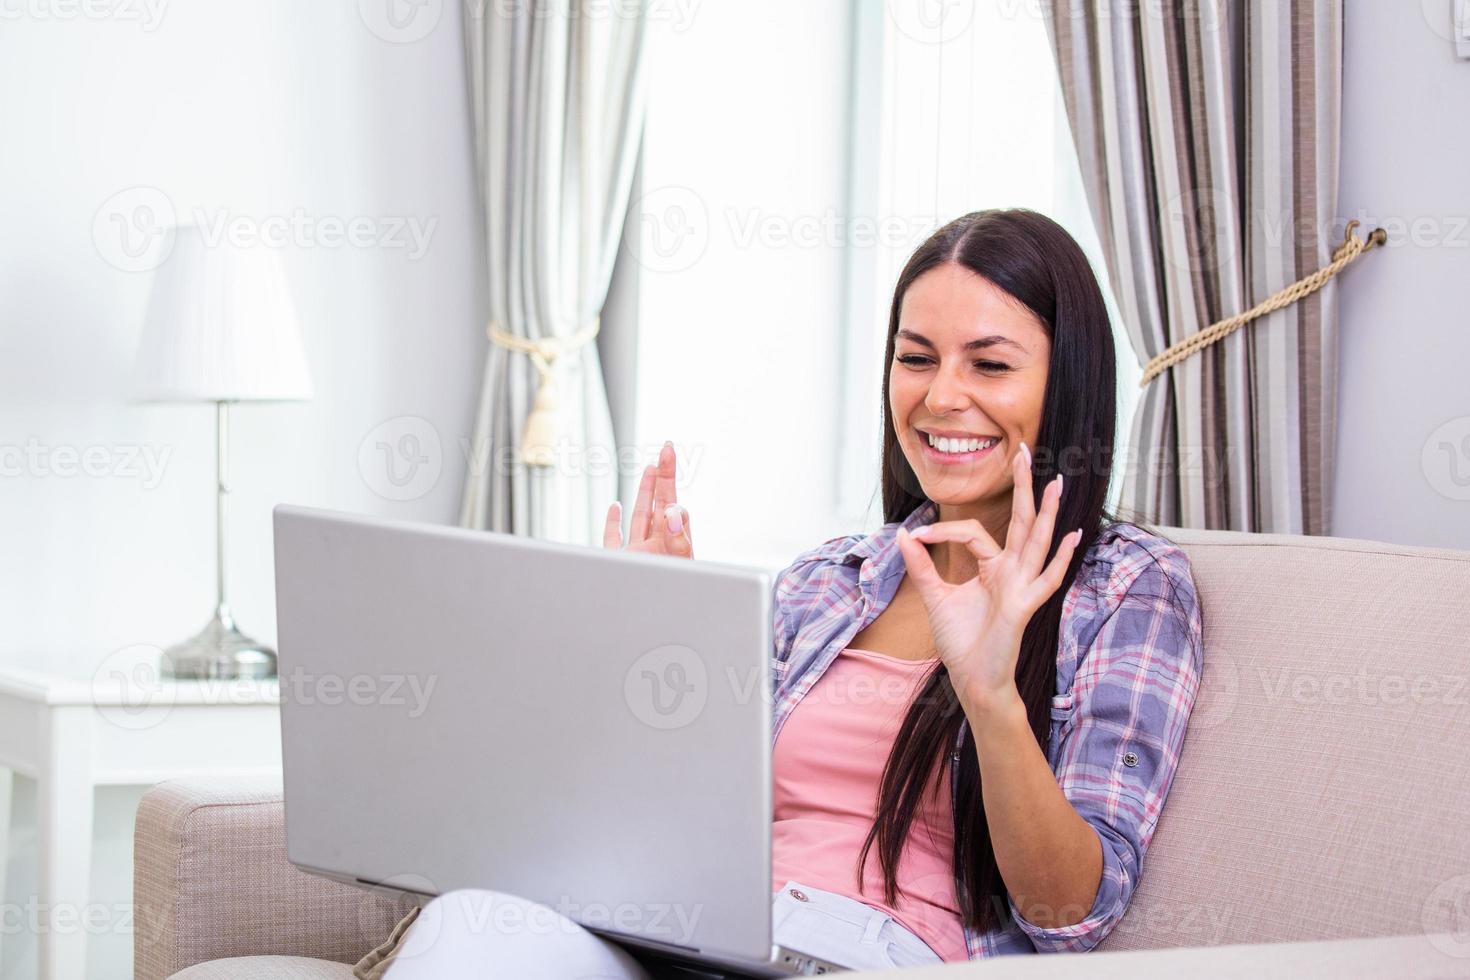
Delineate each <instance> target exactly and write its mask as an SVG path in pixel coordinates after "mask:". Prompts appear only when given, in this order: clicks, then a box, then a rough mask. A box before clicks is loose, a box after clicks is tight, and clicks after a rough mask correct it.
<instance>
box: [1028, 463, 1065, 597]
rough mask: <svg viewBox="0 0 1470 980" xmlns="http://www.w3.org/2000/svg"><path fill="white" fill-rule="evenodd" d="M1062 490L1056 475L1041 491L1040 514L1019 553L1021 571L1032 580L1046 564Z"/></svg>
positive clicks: (1060, 475) (1059, 507)
mask: <svg viewBox="0 0 1470 980" xmlns="http://www.w3.org/2000/svg"><path fill="white" fill-rule="evenodd" d="M1062 489H1063V481H1062V474H1060V473H1058V474H1057V476H1056V479H1054V480H1052V481H1051V482H1050V483H1048V484H1047V485H1046V489H1044V490H1042V491H1041V513H1039V514H1037V515H1036V520H1035V521H1033V522H1032V524H1031V533H1030V534H1029V535H1027V538H1026V544H1025V547H1024V548H1023V549H1022V551H1021V570H1022V571H1024V572H1025V573H1026V574H1027V575H1030V576H1032V577H1033V578H1034V577H1035V576H1037V575H1040V574H1041V566H1042V565H1045V564H1046V553H1047V552H1048V551H1050V550H1051V535H1052V531H1053V530H1054V529H1055V528H1056V526H1057V511H1058V510H1060V509H1061V505H1062Z"/></svg>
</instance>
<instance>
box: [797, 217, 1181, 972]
mask: <svg viewBox="0 0 1470 980" xmlns="http://www.w3.org/2000/svg"><path fill="white" fill-rule="evenodd" d="M884 366H885V375H884V385H883V404H884V428H883V459H884V466H883V472H882V489H883V510H884V520H885V524H884V526H883V527H882V528H881V529H879V530H878V531H876V532H874V533H873V534H869V535H850V536H847V537H843V538H836V539H833V540H830V541H827V542H826V543H824V544H823V545H821V546H819V547H817V548H815V549H812V550H811V551H808V552H806V553H804V554H802V555H800V556H798V557H797V559H796V560H795V561H794V562H793V563H792V564H791V565H789V566H788V567H787V568H786V569H785V570H784V571H783V572H782V573H781V575H780V576H779V578H778V581H777V584H776V588H775V607H776V646H777V649H776V651H775V661H774V664H773V678H774V679H773V684H774V686H775V688H776V713H775V734H776V747H775V764H774V768H775V778H776V785H777V793H776V806H775V813H774V821H775V822H774V829H773V850H774V855H775V863H776V868H775V873H774V876H773V881H774V882H776V883H778V884H779V883H780V882H781V881H782V880H784V879H795V880H799V881H801V882H803V883H805V884H806V885H808V886H810V887H816V888H820V889H825V890H828V891H830V892H833V893H835V894H838V895H841V896H845V897H848V898H851V899H853V900H856V901H860V902H863V903H865V904H867V905H868V906H869V907H872V908H874V909H877V910H879V911H882V912H884V913H886V914H887V915H889V916H891V917H892V918H893V919H894V920H895V921H896V922H897V923H899V924H901V925H903V926H904V927H906V928H908V929H909V930H910V931H911V932H912V933H913V934H914V935H916V936H918V937H919V938H920V939H922V940H923V942H924V943H926V944H927V945H928V946H929V948H930V949H931V950H932V951H933V952H934V954H935V957H936V958H937V959H944V960H959V959H966V958H978V957H982V956H992V955H998V954H1004V953H1026V952H1033V951H1059V950H1087V949H1091V948H1093V947H1094V946H1096V945H1097V943H1098V942H1100V941H1101V940H1102V938H1103V937H1104V936H1105V935H1107V933H1108V932H1109V931H1110V930H1111V929H1112V928H1113V926H1114V925H1115V924H1116V923H1117V921H1118V920H1119V919H1120V918H1121V917H1122V915H1123V912H1124V911H1125V910H1126V908H1127V905H1128V902H1129V900H1130V898H1131V895H1132V892H1133V889H1134V887H1135V886H1136V884H1137V880H1138V875H1139V872H1140V871H1141V868H1142V861H1143V855H1144V851H1145V850H1146V849H1147V847H1148V843H1149V841H1150V839H1151V838H1152V834H1153V828H1154V825H1155V822H1156V821H1157V819H1158V814H1159V811H1160V809H1161V807H1162V805H1163V801H1164V798H1165V796H1166V795H1167V793H1168V790H1169V786H1170V784H1171V782H1172V780H1173V774H1174V769H1175V765H1176V763H1177V759H1178V752H1179V748H1180V745H1181V743H1182V740H1183V736H1184V731H1185V726H1186V723H1187V720H1188V716H1189V712H1190V710H1191V708H1192V706H1193V703H1194V697H1195V693H1196V691H1197V690H1198V686H1199V677H1200V672H1201V668H1202V658H1203V648H1202V641H1201V621H1200V615H1199V610H1198V606H1197V603H1196V601H1195V592H1194V585H1193V579H1192V576H1191V573H1190V569H1189V565H1188V562H1187V560H1186V559H1185V557H1184V555H1183V553H1182V552H1180V551H1179V550H1178V549H1177V548H1175V547H1174V546H1173V545H1171V544H1170V543H1169V542H1167V541H1165V540H1164V539H1163V538H1161V537H1159V536H1158V535H1157V534H1155V533H1152V532H1150V531H1147V530H1145V529H1143V528H1141V527H1138V526H1137V525H1134V524H1128V523H1124V522H1120V521H1119V520H1118V519H1117V518H1116V517H1114V516H1113V515H1111V514H1109V513H1108V512H1107V511H1106V510H1105V508H1104V499H1105V496H1106V493H1107V487H1108V482H1109V478H1110V476H1111V472H1112V447H1113V437H1114V428H1115V424H1116V419H1115V403H1114V397H1115V395H1114V393H1115V387H1116V383H1117V378H1116V371H1117V367H1116V363H1115V360H1114V347H1113V335H1112V331H1111V328H1110V326H1109V322H1108V315H1107V309H1106V306H1105V304H1104V301H1103V297H1102V293H1101V290H1100V289H1099V287H1098V283H1097V280H1096V278H1095V277H1094V275H1093V273H1092V270H1091V267H1090V266H1089V264H1088V262H1087V259H1086V257H1085V256H1084V255H1083V253H1082V251H1081V249H1080V248H1078V246H1077V244H1076V243H1075V241H1073V239H1072V238H1071V236H1070V235H1068V234H1067V233H1066V232H1065V231H1064V230H1063V229H1062V228H1061V227H1060V226H1058V225H1057V224H1056V223H1054V222H1052V221H1051V220H1050V219H1048V218H1045V217H1043V216H1041V215H1039V214H1036V213H1034V212H1030V211H1024V210H1009V211H983V212H976V213H973V214H968V215H966V216H964V217H962V218H959V219H957V220H955V221H953V222H951V223H949V224H948V225H946V226H944V227H943V228H941V229H940V230H939V231H937V232H936V233H935V234H934V235H933V236H932V237H931V238H930V239H929V240H928V241H926V242H925V243H924V244H923V245H921V246H920V247H919V248H918V250H917V251H915V252H914V254H913V255H912V256H911V258H910V259H909V261H908V263H907V264H906V266H905V267H904V269H903V272H902V274H901V275H900V276H899V278H898V283H897V286H896V288H895V290H894V294H893V302H892V305H891V307H890V311H889V329H888V340H887V349H886V354H885V365H884ZM874 654H877V655H878V656H880V657H883V656H886V657H888V658H890V659H892V660H895V661H897V662H910V663H913V664H914V666H915V667H918V668H921V674H922V676H921V677H918V678H917V680H916V683H915V685H914V687H913V689H912V690H911V691H906V692H905V696H903V697H899V698H891V699H889V701H888V703H886V705H883V706H880V707H881V708H882V710H876V709H873V708H866V709H863V713H864V714H866V715H868V716H870V717H869V722H870V723H871V725H872V728H871V730H869V729H864V728H863V726H861V725H857V724H856V722H855V721H848V722H843V723H839V722H838V721H836V720H834V719H836V718H837V715H835V714H834V712H833V711H832V710H831V708H830V707H827V705H829V703H830V702H831V701H832V695H833V694H834V692H833V691H832V687H833V685H848V684H851V683H852V681H853V678H852V677H851V676H850V675H851V674H852V673H853V672H854V671H857V672H862V671H863V670H865V669H871V662H870V659H871V658H872V656H873V655H874ZM1084 665H1085V669H1083V668H1084ZM856 710H857V709H852V708H849V709H847V713H846V714H847V716H848V717H849V718H851V717H852V716H853V712H854V711H856ZM834 730H835V731H840V732H846V733H847V736H848V737H849V738H850V742H849V743H846V744H843V745H834V744H832V743H833V740H834V736H833V734H832V732H833V731H834ZM783 731H784V733H785V734H784V735H783ZM839 740H840V739H839ZM875 752H876V753H877V755H876V756H875V755H874V753H875ZM852 759H861V760H865V762H864V763H863V766H858V767H857V768H860V769H863V776H864V778H865V779H866V780H867V781H866V783H864V784H863V785H862V786H861V787H859V788H854V787H855V784H854V778H853V769H854V766H855V763H853V762H852V761H851V760H852ZM870 763H871V765H869V764H870ZM844 786H846V787H847V788H848V790H849V791H847V792H844V791H842V787H844ZM869 794H871V795H869ZM935 794H937V795H935ZM937 799H948V801H949V805H948V806H947V807H936V806H935V805H934V804H933V801H934V800H937ZM816 825H820V826H821V828H822V834H820V835H818V834H816V833H814V832H813V827H814V826H816ZM936 841H949V842H952V843H951V844H950V846H949V847H947V848H942V849H941V850H943V853H939V852H938V851H936V850H935V847H934V846H933V845H934V842H936ZM874 851H876V858H877V860H876V861H871V862H870V861H869V858H870V856H872V853H873V852H874ZM778 938H779V939H780V940H781V941H782V942H785V943H789V944H797V945H799V943H800V942H801V939H802V938H803V937H798V936H792V935H787V936H783V937H778ZM823 953H824V955H827V956H828V957H829V958H831V959H833V960H835V961H836V962H844V958H843V953H844V951H843V950H840V949H827V950H824V951H823ZM849 955H852V956H856V955H857V954H856V953H855V952H852V953H850V954H849Z"/></svg>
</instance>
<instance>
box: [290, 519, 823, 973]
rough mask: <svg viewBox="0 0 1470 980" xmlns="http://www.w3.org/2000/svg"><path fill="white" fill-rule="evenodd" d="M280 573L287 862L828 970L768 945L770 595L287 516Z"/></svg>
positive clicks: (679, 563)
mask: <svg viewBox="0 0 1470 980" xmlns="http://www.w3.org/2000/svg"><path fill="white" fill-rule="evenodd" d="M275 560H276V608H277V620H278V647H279V655H280V665H279V666H280V678H281V735H282V744H283V753H284V768H285V792H286V841H287V851H288V855H289V857H290V859H291V861H292V862H293V863H294V864H296V865H297V866H298V867H301V868H303V869H305V870H307V871H311V872H315V873H317V874H321V875H326V876H329V877H332V878H336V879H339V880H342V881H347V882H352V883H357V884H362V885H370V886H377V887H386V888H391V889H395V890H399V891H405V892H414V893H418V894H423V895H436V894H440V893H443V892H448V891H452V890H455V889H462V888H482V889H493V890H495V891H501V892H507V893H510V894H512V895H517V896H520V897H522V898H526V899H530V900H532V901H536V902H539V903H542V904H543V905H547V906H550V907H551V908H553V909H556V910H557V911H559V912H561V913H563V914H564V915H566V916H567V917H568V918H570V919H573V920H574V921H577V922H579V923H580V924H582V925H583V926H585V927H587V928H589V929H592V930H594V931H596V932H598V933H600V934H603V935H606V936H608V937H610V938H612V939H614V940H616V941H618V942H620V943H623V944H625V945H628V946H632V947H641V948H644V949H647V950H650V951H654V952H656V953H661V954H665V955H667V956H668V957H670V958H671V959H672V960H674V961H680V962H686V963H691V964H698V965H707V966H715V967H720V968H731V969H734V970H737V971H741V972H744V973H748V974H750V975H754V976H789V975H809V974H815V973H827V972H838V969H839V968H838V967H835V966H834V965H832V964H830V963H826V962H823V961H821V960H818V959H815V958H813V957H810V956H806V955H803V954H802V953H801V952H800V951H797V950H786V949H781V948H778V947H775V946H773V944H772V939H771V825H770V821H771V770H770V758H771V756H770V744H771V740H770V734H771V704H770V681H769V657H770V650H771V608H770V577H769V575H767V574H766V573H764V572H761V571H757V570H753V569H744V568H738V567H734V566H727V565H719V564H716V563H712V562H707V561H697V562H691V561H688V560H683V559H676V558H666V557H660V556H652V555H642V554H635V553H628V552H620V551H605V550H601V549H596V548H583V547H576V546H572V545H561V544H552V543H548V542H540V541H534V540H531V539H527V538H522V537H516V536H512V535H506V534H495V533H489V532H479V531H467V530H462V529H458V528H449V527H441V526H437V525H427V524H413V523H406V522H400V521H391V520H385V519H380V518H370V517H362V516H356V515H350V514H341V513H334V512H330V511H322V510H310V509H306V508H299V507H288V506H281V507H277V508H276V510H275Z"/></svg>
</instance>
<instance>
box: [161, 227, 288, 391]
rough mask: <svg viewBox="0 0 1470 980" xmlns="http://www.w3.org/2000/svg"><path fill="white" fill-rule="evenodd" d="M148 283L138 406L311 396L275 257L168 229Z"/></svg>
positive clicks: (187, 230) (222, 240)
mask: <svg viewBox="0 0 1470 980" xmlns="http://www.w3.org/2000/svg"><path fill="white" fill-rule="evenodd" d="M170 234H172V235H173V236H174V242H173V248H172V249H171V250H169V251H168V252H166V253H165V254H167V255H168V259H167V260H166V261H165V262H164V263H163V265H161V266H160V267H159V269H158V272H157V273H156V274H155V277H154V280H153V293H152V295H151V296H150V297H149V300H148V315H147V319H146V320H145V321H144V323H143V336H142V339H141V340H140V341H139V344H138V358H137V362H136V364H135V365H134V371H133V374H134V382H133V390H134V393H135V395H136V396H137V397H138V398H140V399H143V400H146V401H299V400H303V399H307V398H310V397H311V375H310V373H309V372H308V370H307V366H306V351H305V349H304V348H303V347H302V344H301V328H300V326H299V325H298V324H297V321H296V311H295V308H294V307H293V306H292V304H291V294H290V291H289V289H288V288H287V285H286V276H285V273H284V272H283V271H282V269H281V262H280V258H279V256H278V255H277V254H276V253H275V251H273V250H272V249H270V248H266V247H264V246H260V245H257V246H256V247H254V248H239V247H236V246H233V245H231V244H230V243H229V242H228V241H226V240H225V236H224V235H223V234H221V236H220V240H219V241H218V242H215V243H212V244H211V243H210V242H208V241H206V240H205V237H204V234H203V232H202V231H201V230H200V229H199V228H198V227H196V226H194V225H181V226H180V227H178V228H175V229H173V230H172V231H171V232H170Z"/></svg>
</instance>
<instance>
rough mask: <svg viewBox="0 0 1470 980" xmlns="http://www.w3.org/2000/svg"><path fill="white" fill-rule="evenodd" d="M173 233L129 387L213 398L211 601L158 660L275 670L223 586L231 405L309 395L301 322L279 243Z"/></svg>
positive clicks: (170, 667)
mask: <svg viewBox="0 0 1470 980" xmlns="http://www.w3.org/2000/svg"><path fill="white" fill-rule="evenodd" d="M170 234H171V235H172V236H173V246H172V249H171V250H169V251H166V252H165V253H164V254H166V255H167V256H168V258H167V260H166V261H165V262H164V263H163V265H161V266H160V267H159V269H158V272H157V273H156V274H155V278H154V280H153V292H152V294H151V295H150V297H149V300H148V313H147V319H146V320H145V321H144V324H143V335H142V339H141V340H140V342H139V344H138V357H137V363H136V365H135V368H134V394H135V397H136V398H137V399H139V400H141V401H160V402H213V403H214V410H215V445H214V453H215V473H216V486H215V501H216V507H215V546H216V549H215V587H216V602H215V609H214V617H213V618H212V619H211V620H210V621H209V623H208V625H206V626H205V627H204V629H202V630H200V632H199V633H198V635H196V636H194V637H192V638H190V639H188V640H185V641H184V642H182V643H179V644H176V645H174V646H172V647H169V648H168V649H167V650H165V651H164V654H163V663H162V669H163V672H164V674H165V675H166V676H169V677H191V678H239V677H251V678H260V677H273V676H275V673H276V653H275V651H274V650H272V649H271V648H270V647H268V646H266V645H265V644H263V643H258V642H256V641H255V640H253V639H251V638H250V637H249V636H246V635H245V634H244V633H242V632H241V631H240V630H239V629H238V628H237V627H236V625H235V618H234V614H233V613H232V611H231V610H230V606H229V602H228V601H227V599H226V595H225V554H226V552H225V540H226V537H227V535H226V512H227V507H226V505H227V502H228V499H229V493H230V482H229V420H230V405H231V404H232V403H234V402H242V401H304V400H306V399H309V398H310V397H311V378H310V375H309V373H308V371H307V366H306V352H305V350H304V349H303V347H302V344H301V330H300V328H299V326H298V324H297V321H296V313H295V310H294V309H293V308H292V305H291V296H290V292H289V290H288V289H287V286H286V277H285V274H284V273H283V272H282V269H281V263H280V259H279V257H278V256H277V255H276V253H275V252H273V251H271V250H270V249H268V248H265V247H262V246H257V247H255V248H241V247H238V246H234V245H231V244H230V243H229V242H228V241H226V240H225V236H219V241H218V242H216V243H210V242H208V241H207V240H206V239H205V237H204V235H203V233H202V232H201V231H200V229H199V228H198V227H195V226H192V225H184V226H180V227H178V228H175V229H172V230H171V232H170Z"/></svg>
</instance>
